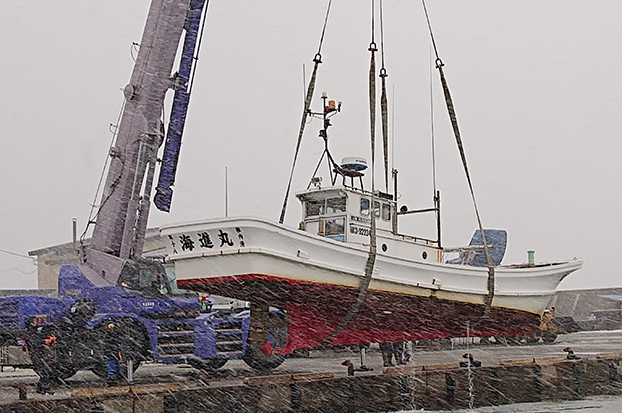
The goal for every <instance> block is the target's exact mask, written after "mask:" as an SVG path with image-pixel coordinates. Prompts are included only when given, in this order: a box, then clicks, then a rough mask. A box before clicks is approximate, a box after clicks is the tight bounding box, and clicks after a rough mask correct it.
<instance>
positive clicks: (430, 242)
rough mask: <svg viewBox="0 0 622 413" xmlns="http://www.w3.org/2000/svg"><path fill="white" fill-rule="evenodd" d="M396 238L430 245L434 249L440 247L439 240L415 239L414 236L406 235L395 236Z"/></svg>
mask: <svg viewBox="0 0 622 413" xmlns="http://www.w3.org/2000/svg"><path fill="white" fill-rule="evenodd" d="M395 236H396V237H399V238H401V239H402V240H403V241H411V242H417V243H420V244H425V245H429V246H432V247H438V241H437V240H431V239H428V238H422V237H415V236H412V235H404V234H395Z"/></svg>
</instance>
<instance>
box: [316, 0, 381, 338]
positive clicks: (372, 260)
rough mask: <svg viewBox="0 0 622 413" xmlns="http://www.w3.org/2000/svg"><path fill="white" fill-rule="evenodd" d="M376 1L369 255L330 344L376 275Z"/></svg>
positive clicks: (371, 68) (372, 45) (371, 47)
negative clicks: (353, 299) (356, 288)
mask: <svg viewBox="0 0 622 413" xmlns="http://www.w3.org/2000/svg"><path fill="white" fill-rule="evenodd" d="M373 5H374V1H373V0H372V41H371V43H370V45H369V49H368V50H369V51H370V52H371V61H370V64H369V124H370V125H369V126H370V133H371V207H370V211H371V228H370V231H369V255H368V256H367V261H366V262H365V276H364V278H363V279H362V280H361V286H360V287H359V293H358V296H357V298H356V302H355V303H354V304H353V305H352V306H351V307H350V308H349V309H348V312H347V313H346V315H345V316H344V317H343V319H342V320H341V322H340V323H339V325H338V326H337V328H336V329H335V331H333V332H332V334H331V335H330V337H328V338H327V339H326V342H327V343H330V342H331V341H332V340H333V339H334V338H335V337H336V336H337V334H339V333H340V332H341V331H342V330H343V329H344V328H345V327H346V326H347V325H348V323H349V322H350V321H351V320H352V319H353V318H354V316H355V315H356V314H357V313H358V311H359V309H360V308H361V305H363V302H364V301H365V296H366V295H367V290H368V289H369V284H370V283H371V278H372V275H373V273H374V265H375V264H376V210H375V208H374V204H375V202H376V195H375V192H376V187H375V184H374V175H375V165H376V162H375V153H376V57H375V52H376V50H377V49H376V43H374V34H373V31H374V30H373V28H374V17H373V15H374V9H373Z"/></svg>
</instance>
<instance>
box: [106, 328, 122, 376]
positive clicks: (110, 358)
mask: <svg viewBox="0 0 622 413" xmlns="http://www.w3.org/2000/svg"><path fill="white" fill-rule="evenodd" d="M120 334H121V333H120V329H119V325H118V322H113V321H110V322H109V323H108V325H106V331H105V333H104V340H103V343H104V357H105V358H106V370H107V373H106V384H108V385H112V384H115V383H116V382H117V381H118V380H119V376H120V373H121V364H120V362H121V347H120V342H119V340H120Z"/></svg>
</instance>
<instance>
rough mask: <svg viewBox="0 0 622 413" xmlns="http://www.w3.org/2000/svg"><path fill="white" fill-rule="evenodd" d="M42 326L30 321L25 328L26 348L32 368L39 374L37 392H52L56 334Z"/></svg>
mask: <svg viewBox="0 0 622 413" xmlns="http://www.w3.org/2000/svg"><path fill="white" fill-rule="evenodd" d="M49 333H50V332H47V331H45V330H44V328H43V327H40V326H37V323H36V321H34V320H33V321H32V323H30V324H29V325H28V328H27V329H26V349H27V350H28V354H29V355H30V360H31V361H32V368H33V370H34V371H35V373H37V374H38V375H39V382H38V383H37V393H39V394H54V392H53V391H52V381H53V380H54V369H53V364H54V363H55V362H56V360H55V354H54V353H55V345H56V336H55V335H54V334H49Z"/></svg>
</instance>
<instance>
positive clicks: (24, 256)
mask: <svg viewBox="0 0 622 413" xmlns="http://www.w3.org/2000/svg"><path fill="white" fill-rule="evenodd" d="M0 252H2V253H5V254H8V255H14V256H16V257H21V258H28V259H29V260H33V261H35V260H36V258H33V257H30V256H28V255H23V254H18V253H16V252H11V251H7V250H3V249H0Z"/></svg>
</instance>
